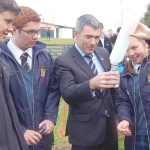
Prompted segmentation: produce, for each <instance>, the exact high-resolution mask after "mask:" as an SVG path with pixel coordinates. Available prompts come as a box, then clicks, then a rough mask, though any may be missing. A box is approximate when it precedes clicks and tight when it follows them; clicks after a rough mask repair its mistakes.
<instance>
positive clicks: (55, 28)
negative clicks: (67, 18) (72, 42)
mask: <svg viewBox="0 0 150 150" xmlns="http://www.w3.org/2000/svg"><path fill="white" fill-rule="evenodd" d="M40 27H41V32H40V37H46V32H47V30H48V29H49V30H50V33H51V38H74V34H73V30H74V28H72V27H67V26H62V25H55V24H51V23H47V22H41V23H40Z"/></svg>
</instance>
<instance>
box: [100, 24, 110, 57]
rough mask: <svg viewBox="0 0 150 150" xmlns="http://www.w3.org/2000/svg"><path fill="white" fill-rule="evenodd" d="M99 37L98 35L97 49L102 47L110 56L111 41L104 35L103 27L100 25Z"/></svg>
mask: <svg viewBox="0 0 150 150" xmlns="http://www.w3.org/2000/svg"><path fill="white" fill-rule="evenodd" d="M101 26H102V28H101V35H100V38H99V42H98V45H97V46H99V47H104V48H106V49H107V50H108V52H109V53H110V54H111V51H112V44H111V41H110V39H109V38H108V37H106V36H105V34H104V25H103V24H102V23H101Z"/></svg>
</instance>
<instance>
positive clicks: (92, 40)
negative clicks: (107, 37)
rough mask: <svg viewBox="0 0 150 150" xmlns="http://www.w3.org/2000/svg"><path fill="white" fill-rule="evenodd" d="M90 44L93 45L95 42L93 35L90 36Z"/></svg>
mask: <svg viewBox="0 0 150 150" xmlns="http://www.w3.org/2000/svg"><path fill="white" fill-rule="evenodd" d="M90 44H92V45H95V44H96V40H95V38H94V37H92V38H91V39H90Z"/></svg>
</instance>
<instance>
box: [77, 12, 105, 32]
mask: <svg viewBox="0 0 150 150" xmlns="http://www.w3.org/2000/svg"><path fill="white" fill-rule="evenodd" d="M85 25H87V26H90V27H92V28H94V29H98V28H100V29H102V25H101V23H100V22H99V21H98V20H97V19H96V18H95V17H94V16H92V15H90V14H85V15H82V16H80V17H79V18H78V19H77V22H76V26H75V29H76V30H78V32H79V33H81V32H82V30H83V27H84V26H85Z"/></svg>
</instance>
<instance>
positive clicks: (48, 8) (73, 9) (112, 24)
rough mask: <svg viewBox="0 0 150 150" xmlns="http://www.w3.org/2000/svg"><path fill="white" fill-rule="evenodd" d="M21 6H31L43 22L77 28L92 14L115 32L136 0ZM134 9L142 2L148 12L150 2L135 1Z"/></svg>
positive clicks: (38, 1)
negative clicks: (80, 22)
mask: <svg viewBox="0 0 150 150" xmlns="http://www.w3.org/2000/svg"><path fill="white" fill-rule="evenodd" d="M16 1H17V3H18V4H19V5H20V6H29V7H31V8H33V9H34V10H36V11H37V13H38V14H41V19H42V21H45V22H49V23H54V24H58V25H66V26H70V27H75V23H76V20H77V18H78V17H79V16H81V15H83V14H87V13H88V14H91V15H93V16H95V17H96V18H97V19H98V20H99V21H100V22H102V23H103V24H104V28H105V30H108V29H110V28H112V29H113V30H114V32H115V31H116V29H117V28H118V27H119V26H121V23H122V20H123V19H122V18H124V16H125V15H126V11H127V8H128V5H130V3H131V1H134V0H16ZM135 1H136V3H134V4H133V5H134V7H136V6H137V5H138V3H139V1H142V5H141V7H140V8H141V9H143V12H145V11H146V5H147V4H148V3H149V2H150V0H135Z"/></svg>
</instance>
